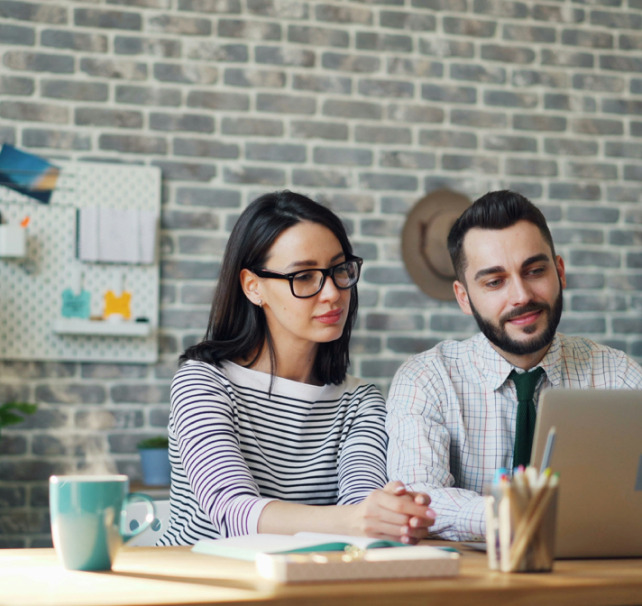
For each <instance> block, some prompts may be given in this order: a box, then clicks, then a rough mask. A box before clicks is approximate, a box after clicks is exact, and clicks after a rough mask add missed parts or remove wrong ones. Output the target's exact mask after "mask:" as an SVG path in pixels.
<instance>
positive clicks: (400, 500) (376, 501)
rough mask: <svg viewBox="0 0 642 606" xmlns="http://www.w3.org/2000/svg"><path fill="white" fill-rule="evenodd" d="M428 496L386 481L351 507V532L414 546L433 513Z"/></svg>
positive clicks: (435, 515) (431, 522) (423, 535)
mask: <svg viewBox="0 0 642 606" xmlns="http://www.w3.org/2000/svg"><path fill="white" fill-rule="evenodd" d="M429 505H430V497H429V496H428V495H427V494H426V493H423V492H411V491H409V490H406V487H405V486H404V484H403V483H402V482H399V481H396V482H388V484H386V485H385V486H384V487H383V488H381V489H379V490H374V491H373V492H371V493H370V494H369V495H368V497H367V498H366V499H365V500H363V501H362V502H361V503H359V505H356V506H355V509H354V518H353V522H352V523H353V528H354V530H353V531H352V532H351V534H356V535H367V536H369V537H377V538H381V539H388V540H392V541H400V542H402V543H407V544H409V545H415V544H416V543H418V542H419V541H421V540H422V539H425V538H426V537H427V536H428V532H429V526H432V525H433V524H434V523H435V519H436V517H437V514H436V513H435V512H434V511H433V510H432V509H430V507H428V506H429Z"/></svg>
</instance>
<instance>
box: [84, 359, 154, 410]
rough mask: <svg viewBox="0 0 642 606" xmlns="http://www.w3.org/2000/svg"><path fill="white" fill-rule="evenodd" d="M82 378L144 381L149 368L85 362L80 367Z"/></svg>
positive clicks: (135, 365)
mask: <svg viewBox="0 0 642 606" xmlns="http://www.w3.org/2000/svg"><path fill="white" fill-rule="evenodd" d="M80 376H81V377H82V378H83V379H144V378H145V377H146V376H147V366H146V365H144V364H129V363H128V364H106V363H103V362H83V363H82V364H81V365H80ZM91 414H94V413H91Z"/></svg>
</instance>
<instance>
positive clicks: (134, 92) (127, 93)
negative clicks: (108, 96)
mask: <svg viewBox="0 0 642 606" xmlns="http://www.w3.org/2000/svg"><path fill="white" fill-rule="evenodd" d="M116 102H117V103H131V104H134V105H159V106H165V107H178V106H179V105H180V104H181V91H180V90H178V89H175V88H149V87H144V86H128V85H124V84H122V85H119V86H117V87H116Z"/></svg>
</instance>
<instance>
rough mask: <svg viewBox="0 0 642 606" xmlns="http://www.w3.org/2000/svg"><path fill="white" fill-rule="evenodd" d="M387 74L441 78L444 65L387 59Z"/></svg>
mask: <svg viewBox="0 0 642 606" xmlns="http://www.w3.org/2000/svg"><path fill="white" fill-rule="evenodd" d="M387 69H388V73H389V74H391V75H394V76H419V77H425V78H441V77H442V76H443V75H444V65H443V63H439V62H437V61H431V60H429V59H408V58H406V57H388V59H387Z"/></svg>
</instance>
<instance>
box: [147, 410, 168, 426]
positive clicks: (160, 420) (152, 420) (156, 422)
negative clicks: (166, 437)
mask: <svg viewBox="0 0 642 606" xmlns="http://www.w3.org/2000/svg"><path fill="white" fill-rule="evenodd" d="M168 423H169V410H168V409H166V408H165V409H158V408H153V409H152V410H150V411H149V424H150V426H151V427H163V428H166V427H167V425H168Z"/></svg>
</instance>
